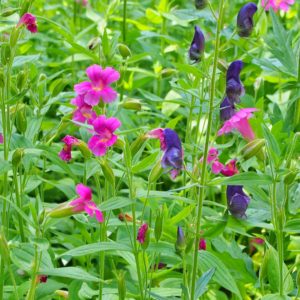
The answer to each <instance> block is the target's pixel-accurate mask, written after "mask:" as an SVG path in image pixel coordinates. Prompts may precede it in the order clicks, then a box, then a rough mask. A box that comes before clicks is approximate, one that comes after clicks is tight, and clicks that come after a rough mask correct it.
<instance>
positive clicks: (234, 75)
mask: <svg viewBox="0 0 300 300" xmlns="http://www.w3.org/2000/svg"><path fill="white" fill-rule="evenodd" d="M243 65H244V64H243V62H242V61H241V60H236V61H234V62H232V63H231V64H230V66H229V68H228V70H227V74H226V95H227V97H228V100H229V101H230V102H231V103H232V104H234V103H239V102H240V96H241V95H243V94H244V86H243V84H242V82H241V80H240V73H241V70H242V68H243Z"/></svg>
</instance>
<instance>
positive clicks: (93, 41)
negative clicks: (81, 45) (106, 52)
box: [88, 37, 101, 50]
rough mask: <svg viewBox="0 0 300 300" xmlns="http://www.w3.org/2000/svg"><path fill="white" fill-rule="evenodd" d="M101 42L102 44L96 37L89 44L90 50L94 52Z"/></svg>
mask: <svg viewBox="0 0 300 300" xmlns="http://www.w3.org/2000/svg"><path fill="white" fill-rule="evenodd" d="M100 42H101V40H100V38H98V37H94V38H92V39H91V40H90V41H89V42H88V48H89V49H90V50H94V49H95V48H96V47H97V46H98V45H99V44H100Z"/></svg>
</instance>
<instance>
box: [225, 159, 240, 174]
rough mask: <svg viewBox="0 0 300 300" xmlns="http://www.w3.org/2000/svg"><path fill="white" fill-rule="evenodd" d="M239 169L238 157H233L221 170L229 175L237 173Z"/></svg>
mask: <svg viewBox="0 0 300 300" xmlns="http://www.w3.org/2000/svg"><path fill="white" fill-rule="evenodd" d="M238 172H239V171H238V169H237V167H236V159H232V160H231V161H230V162H229V163H228V164H226V165H225V166H224V167H223V169H222V170H221V174H222V175H224V176H227V177H230V176H233V175H234V174H237V173H238Z"/></svg>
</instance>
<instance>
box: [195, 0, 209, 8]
mask: <svg viewBox="0 0 300 300" xmlns="http://www.w3.org/2000/svg"><path fill="white" fill-rule="evenodd" d="M206 5H207V0H195V6H196V8H197V9H203V8H205V7H206Z"/></svg>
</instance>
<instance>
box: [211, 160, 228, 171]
mask: <svg viewBox="0 0 300 300" xmlns="http://www.w3.org/2000/svg"><path fill="white" fill-rule="evenodd" d="M224 167H225V166H224V165H223V164H222V163H221V162H219V161H218V160H215V161H214V162H213V163H212V165H211V170H212V172H213V173H214V174H219V173H220V172H221V171H222V170H223V169H224Z"/></svg>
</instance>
